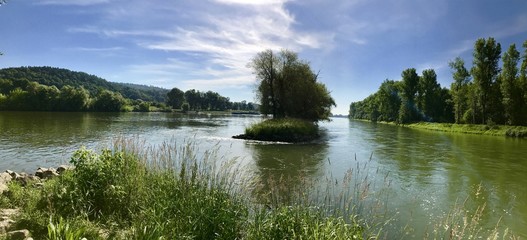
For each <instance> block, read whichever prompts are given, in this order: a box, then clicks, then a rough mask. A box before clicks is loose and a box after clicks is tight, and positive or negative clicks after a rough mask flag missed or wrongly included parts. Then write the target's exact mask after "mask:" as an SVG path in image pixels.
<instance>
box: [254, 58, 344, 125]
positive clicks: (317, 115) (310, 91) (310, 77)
mask: <svg viewBox="0 0 527 240" xmlns="http://www.w3.org/2000/svg"><path fill="white" fill-rule="evenodd" d="M249 66H250V67H251V68H252V69H253V70H254V74H255V75H256V79H257V80H258V89H257V98H258V100H259V102H260V112H261V113H263V114H272V115H273V118H285V117H290V118H300V119H305V120H310V121H313V122H316V121H319V120H328V119H329V116H330V113H331V107H332V106H336V104H335V101H334V100H333V98H332V97H331V95H330V93H329V91H328V90H327V88H326V86H325V85H324V84H322V83H319V82H317V78H318V74H316V73H314V72H313V71H312V70H311V67H310V65H309V63H308V62H306V61H304V60H300V59H299V58H298V54H297V53H295V52H292V51H289V50H281V51H280V52H279V53H274V52H273V51H272V50H265V51H263V52H260V53H258V54H257V55H256V56H255V57H254V58H253V59H252V61H251V62H250V63H249Z"/></svg>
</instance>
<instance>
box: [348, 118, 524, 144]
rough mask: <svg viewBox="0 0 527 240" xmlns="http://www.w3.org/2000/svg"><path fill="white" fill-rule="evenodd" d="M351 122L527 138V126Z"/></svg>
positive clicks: (364, 120)
mask: <svg viewBox="0 0 527 240" xmlns="http://www.w3.org/2000/svg"><path fill="white" fill-rule="evenodd" d="M349 119H350V120H355V121H362V122H370V123H380V124H386V125H393V126H401V127H406V128H412V129H422V130H428V131H434V132H448V133H462V134H472V135H485V136H496V137H498V136H499V137H510V138H519V139H525V138H527V126H508V125H483V124H457V123H436V122H416V123H409V124H397V123H395V122H385V121H378V122H373V121H370V120H366V119H355V118H349Z"/></svg>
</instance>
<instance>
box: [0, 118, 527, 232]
mask: <svg viewBox="0 0 527 240" xmlns="http://www.w3.org/2000/svg"><path fill="white" fill-rule="evenodd" d="M258 121H261V118H260V117H256V116H230V115H229V116H216V115H199V116H197V115H194V116H187V115H180V114H172V113H46V112H0V169H12V170H15V171H27V172H34V171H35V170H36V168H37V167H39V166H56V165H58V164H60V163H67V162H68V160H69V158H70V156H71V154H72V153H73V151H75V150H76V149H79V148H80V147H82V146H86V147H88V148H102V147H105V146H108V144H110V143H111V141H112V140H113V139H115V138H116V137H125V138H136V139H142V140H144V141H145V142H146V143H148V144H151V145H156V144H161V143H163V142H167V141H168V142H176V143H184V142H188V141H192V142H193V143H195V144H196V145H197V146H198V148H200V149H210V148H218V149H219V152H220V155H221V156H222V157H224V158H236V159H238V160H239V161H241V162H244V164H245V165H246V166H247V171H252V172H254V173H255V174H259V175H260V176H261V177H262V178H269V177H275V178H280V177H281V176H287V177H288V178H285V179H293V178H295V177H296V176H299V175H304V176H307V177H308V178H311V179H329V178H330V177H332V178H336V179H338V178H339V177H341V176H344V174H346V172H348V171H349V170H350V169H357V168H362V169H363V172H366V173H367V176H366V177H365V178H367V179H366V180H367V181H368V182H372V185H371V186H370V185H368V187H369V188H371V189H369V191H371V192H374V193H380V192H382V193H383V194H384V195H383V196H384V199H383V200H382V201H384V202H385V205H386V209H387V210H386V212H387V214H386V215H390V218H392V219H393V221H392V225H395V226H391V227H393V228H399V229H401V228H402V227H403V226H406V228H405V229H404V231H401V232H399V233H398V234H408V235H407V237H408V238H416V239H422V238H423V236H424V235H423V234H424V231H433V227H431V226H432V225H435V224H439V223H440V222H441V220H440V219H444V218H445V217H446V216H448V214H449V213H451V212H452V211H453V209H454V207H453V206H454V205H455V204H456V202H457V203H458V205H459V204H461V203H465V208H466V210H474V209H476V208H477V206H483V205H484V206H485V211H484V212H482V214H480V220H479V221H480V223H481V224H480V225H481V226H484V227H485V228H487V227H488V228H493V227H494V225H495V223H496V222H498V221H500V224H501V226H502V228H505V227H506V228H509V229H510V230H511V231H512V232H514V233H515V234H516V235H517V236H520V237H522V238H526V237H527V140H525V139H511V138H503V137H492V136H477V135H465V134H451V133H439V132H429V131H425V130H414V129H408V128H402V127H398V126H391V125H383V124H374V123H368V122H361V121H350V120H348V119H342V118H335V119H332V121H331V122H325V123H321V124H320V126H321V129H322V132H323V137H322V139H321V140H319V141H317V142H314V143H309V144H282V143H259V142H250V141H244V140H237V139H232V138H231V136H233V135H237V134H240V133H243V130H244V128H245V127H246V126H249V125H250V124H253V123H256V122H258ZM329 176H330V177H329ZM287 184H289V186H288V187H291V188H294V187H296V185H300V184H302V183H301V182H299V181H291V182H289V183H287ZM463 211H464V210H463ZM443 225H448V224H443ZM444 227H446V226H440V227H439V229H441V228H444ZM450 227H451V226H450ZM385 228H387V229H388V228H390V226H388V225H387V226H386V227H385ZM442 230H444V229H442ZM405 238H406V237H405Z"/></svg>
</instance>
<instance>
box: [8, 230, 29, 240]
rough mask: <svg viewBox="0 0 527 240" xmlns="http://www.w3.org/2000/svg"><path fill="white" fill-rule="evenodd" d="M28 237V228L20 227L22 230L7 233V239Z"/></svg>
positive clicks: (13, 239)
mask: <svg viewBox="0 0 527 240" xmlns="http://www.w3.org/2000/svg"><path fill="white" fill-rule="evenodd" d="M28 238H29V230H27V229H22V230H16V231H11V232H8V233H7V239H11V240H25V239H28Z"/></svg>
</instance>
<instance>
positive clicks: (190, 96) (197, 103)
mask: <svg viewBox="0 0 527 240" xmlns="http://www.w3.org/2000/svg"><path fill="white" fill-rule="evenodd" d="M200 98H201V97H200V92H199V91H196V90H195V89H191V90H188V91H186V92H185V99H186V100H187V103H188V105H189V108H190V109H191V110H199V109H201V100H200Z"/></svg>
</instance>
